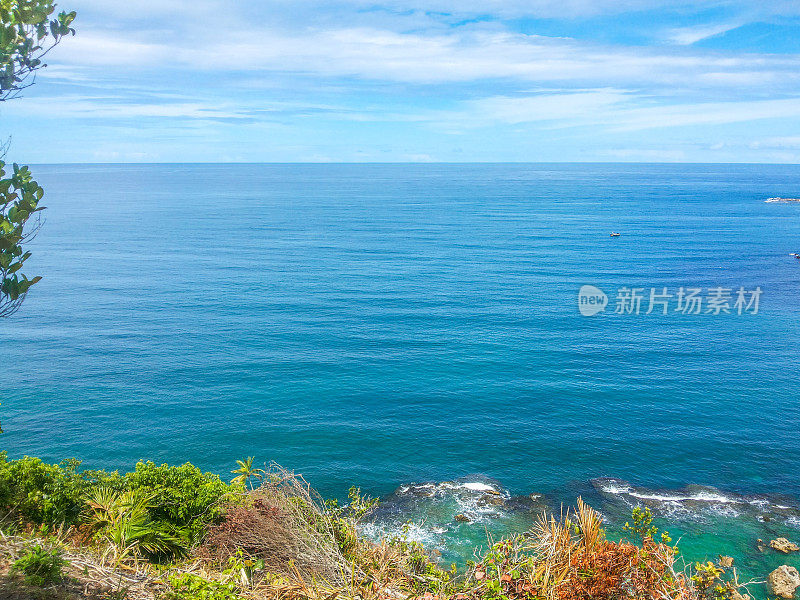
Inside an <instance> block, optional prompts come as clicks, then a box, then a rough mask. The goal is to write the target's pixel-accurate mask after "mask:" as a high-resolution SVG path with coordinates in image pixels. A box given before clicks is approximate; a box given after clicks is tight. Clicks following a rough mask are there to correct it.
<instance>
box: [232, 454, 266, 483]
mask: <svg viewBox="0 0 800 600" xmlns="http://www.w3.org/2000/svg"><path fill="white" fill-rule="evenodd" d="M254 460H255V457H253V456H248V457H247V458H246V459H245V460H237V461H236V464H237V465H239V468H238V469H234V470H233V471H231V473H233V474H234V475H236V477H234V478H233V479H232V480H231V483H232V484H240V485H245V484H247V483H250V487H251V489H252V482H251V481H250V480H251V479H259V480H261V479H263V478H264V474H265V471H264V469H259V468H257V467H254V466H253V461H254Z"/></svg>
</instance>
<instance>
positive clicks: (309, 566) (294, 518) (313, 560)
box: [204, 465, 353, 587]
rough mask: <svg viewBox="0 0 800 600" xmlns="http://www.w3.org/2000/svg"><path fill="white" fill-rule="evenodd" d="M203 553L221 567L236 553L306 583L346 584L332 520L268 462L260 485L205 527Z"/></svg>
mask: <svg viewBox="0 0 800 600" xmlns="http://www.w3.org/2000/svg"><path fill="white" fill-rule="evenodd" d="M204 550H205V552H206V553H207V556H209V557H211V558H212V559H214V560H215V561H216V562H217V564H219V565H225V564H227V563H228V561H229V559H230V558H231V557H235V556H236V555H237V552H240V551H241V552H242V553H243V554H244V555H245V556H246V557H247V558H249V559H252V560H261V561H263V563H264V569H263V570H264V571H265V572H267V573H270V574H272V575H281V576H284V577H287V578H292V579H294V578H296V579H298V580H299V581H301V582H303V583H304V584H307V585H312V584H316V583H320V582H324V583H325V584H327V585H329V586H334V587H345V586H348V585H349V584H350V583H351V581H352V578H353V565H352V564H351V563H350V562H349V561H348V560H347V559H346V558H345V556H344V555H343V554H342V551H341V550H340V548H339V544H338V543H337V531H336V523H335V522H334V521H333V520H332V519H331V518H330V517H329V515H328V514H327V513H326V512H325V506H324V503H323V501H322V499H321V498H320V496H319V495H318V494H317V493H316V492H315V491H314V490H313V489H312V488H311V486H310V485H309V484H308V483H307V482H306V481H305V480H304V479H303V478H302V477H301V476H299V475H296V474H294V473H292V472H290V471H287V470H285V469H283V468H281V467H279V466H277V465H273V466H272V467H271V468H270V469H269V471H268V472H267V474H266V476H265V477H264V481H263V483H262V485H261V486H260V487H259V488H257V489H255V490H253V491H251V492H250V493H249V494H247V497H246V498H245V499H244V502H243V503H242V505H241V506H236V507H233V508H231V509H230V510H229V511H228V513H227V515H226V517H225V520H224V521H223V522H222V523H220V524H219V525H216V526H214V527H212V528H211V529H210V532H209V535H208V538H207V541H206V543H205V545H204Z"/></svg>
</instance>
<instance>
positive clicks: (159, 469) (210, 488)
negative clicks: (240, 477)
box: [123, 461, 244, 542]
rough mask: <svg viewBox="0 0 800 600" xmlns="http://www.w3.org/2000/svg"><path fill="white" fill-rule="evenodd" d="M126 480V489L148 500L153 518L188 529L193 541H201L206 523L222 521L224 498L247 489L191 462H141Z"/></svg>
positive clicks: (125, 477)
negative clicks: (175, 465) (224, 480)
mask: <svg viewBox="0 0 800 600" xmlns="http://www.w3.org/2000/svg"><path fill="white" fill-rule="evenodd" d="M123 479H124V487H125V489H126V490H128V491H131V492H134V493H135V494H137V495H139V496H140V497H144V498H148V499H149V506H148V512H149V513H150V515H151V517H152V518H153V520H154V521H161V522H163V523H166V524H169V525H170V526H173V527H177V528H182V529H185V530H186V531H187V533H188V535H189V538H190V540H191V541H192V542H197V541H199V540H200V538H201V537H202V536H203V533H204V531H205V527H206V525H208V524H211V523H215V522H217V521H219V519H220V518H221V516H222V513H223V510H224V506H225V499H226V498H227V497H228V496H230V495H231V493H233V492H241V491H243V490H244V487H243V486H242V485H228V484H227V483H225V482H223V481H222V480H221V479H220V478H219V477H218V476H217V475H214V474H212V473H203V472H202V471H201V470H200V469H198V468H197V467H195V466H194V465H192V464H190V463H186V464H184V465H181V466H179V467H171V466H169V465H166V464H163V465H160V466H159V465H156V464H155V463H153V462H149V461H148V462H138V463H136V469H135V470H134V471H133V472H132V473H128V474H127V475H125V476H124V478H123Z"/></svg>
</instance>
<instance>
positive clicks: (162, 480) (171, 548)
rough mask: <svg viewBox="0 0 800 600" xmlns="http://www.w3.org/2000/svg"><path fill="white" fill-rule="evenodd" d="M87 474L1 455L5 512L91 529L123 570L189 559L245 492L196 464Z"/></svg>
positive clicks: (0, 499) (0, 496)
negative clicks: (125, 563)
mask: <svg viewBox="0 0 800 600" xmlns="http://www.w3.org/2000/svg"><path fill="white" fill-rule="evenodd" d="M79 466H80V461H77V460H65V461H62V462H61V463H59V464H47V463H45V462H43V461H41V460H40V459H38V458H31V457H25V458H22V459H19V460H12V461H9V460H7V457H6V455H5V454H4V453H2V454H0V506H2V507H5V508H6V509H7V510H10V511H11V512H12V513H13V514H14V515H15V516H16V517H17V518H18V519H19V520H21V521H23V522H26V523H30V524H35V525H42V526H45V527H48V528H51V529H52V528H56V527H59V526H61V527H77V526H80V525H83V526H85V527H88V528H89V529H90V530H91V531H92V533H93V535H94V537H95V538H96V540H98V541H102V542H103V544H104V545H105V550H104V554H105V556H108V557H111V558H113V560H114V561H115V562H117V563H119V562H120V561H122V560H124V559H126V558H130V557H137V558H138V557H147V558H149V559H159V558H162V559H163V558H165V557H180V556H185V555H186V554H187V552H188V551H189V549H190V548H191V547H192V546H194V545H195V544H196V543H197V542H198V541H199V539H200V538H201V537H202V536H203V534H204V532H205V529H206V527H207V526H208V525H209V524H212V523H214V522H217V521H218V520H219V519H220V518H221V516H222V513H223V511H224V509H225V506H226V505H230V504H232V503H234V501H235V496H236V495H237V494H241V493H242V492H243V489H244V488H243V487H242V486H241V485H240V484H232V485H229V484H226V483H225V482H223V481H222V480H221V479H220V478H219V477H218V476H217V475H214V474H211V473H203V472H202V471H201V470H200V469H198V468H197V467H195V466H194V465H191V464H185V465H182V466H178V467H175V466H168V465H156V464H155V463H152V462H140V463H137V464H136V467H135V469H134V471H132V472H131V473H128V474H126V475H120V474H119V473H116V472H114V473H107V472H105V471H79V469H78V468H79Z"/></svg>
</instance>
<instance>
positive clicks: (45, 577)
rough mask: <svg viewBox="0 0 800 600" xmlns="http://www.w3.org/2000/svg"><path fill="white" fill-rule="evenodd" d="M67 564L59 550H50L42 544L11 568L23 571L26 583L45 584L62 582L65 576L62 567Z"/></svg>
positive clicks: (29, 551) (30, 550) (23, 556)
mask: <svg viewBox="0 0 800 600" xmlns="http://www.w3.org/2000/svg"><path fill="white" fill-rule="evenodd" d="M66 564H67V562H66V561H65V560H64V559H63V558H62V557H61V553H60V552H59V551H58V550H49V551H48V550H45V549H44V548H43V547H42V546H33V547H32V548H30V549H29V550H28V551H27V552H26V553H25V554H24V555H22V557H20V559H19V560H17V561H16V562H15V563H14V564H13V565H12V566H11V570H12V571H14V572H19V573H22V575H23V577H24V578H25V583H28V584H30V585H36V586H43V585H47V584H49V583H58V582H60V581H61V580H62V579H63V578H64V576H63V574H62V573H61V569H62V567H64V565H66Z"/></svg>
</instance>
